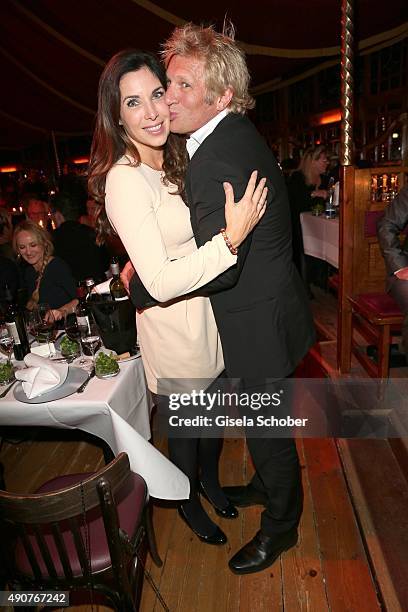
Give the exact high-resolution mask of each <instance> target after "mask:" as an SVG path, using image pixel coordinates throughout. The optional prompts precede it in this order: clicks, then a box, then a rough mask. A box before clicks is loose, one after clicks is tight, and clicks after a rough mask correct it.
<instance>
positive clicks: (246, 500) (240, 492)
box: [222, 485, 268, 508]
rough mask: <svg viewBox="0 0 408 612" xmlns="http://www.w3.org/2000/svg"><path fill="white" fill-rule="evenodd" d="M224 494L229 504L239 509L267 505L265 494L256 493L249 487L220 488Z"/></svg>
mask: <svg viewBox="0 0 408 612" xmlns="http://www.w3.org/2000/svg"><path fill="white" fill-rule="evenodd" d="M222 490H223V492H224V494H225V495H226V496H227V497H228V499H229V500H230V502H231V503H232V504H234V505H235V506H238V507H239V508H246V507H247V506H257V505H259V506H266V504H267V503H268V497H267V496H266V495H265V493H261V491H257V490H256V489H254V487H251V485H246V486H240V487H222Z"/></svg>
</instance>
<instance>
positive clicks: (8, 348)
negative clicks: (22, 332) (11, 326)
mask: <svg viewBox="0 0 408 612" xmlns="http://www.w3.org/2000/svg"><path fill="white" fill-rule="evenodd" d="M0 346H1V348H2V349H3V350H4V352H5V353H6V355H7V363H10V362H11V354H12V352H13V346H14V338H13V336H12V335H11V334H10V332H9V330H8V329H7V326H6V325H1V326H0Z"/></svg>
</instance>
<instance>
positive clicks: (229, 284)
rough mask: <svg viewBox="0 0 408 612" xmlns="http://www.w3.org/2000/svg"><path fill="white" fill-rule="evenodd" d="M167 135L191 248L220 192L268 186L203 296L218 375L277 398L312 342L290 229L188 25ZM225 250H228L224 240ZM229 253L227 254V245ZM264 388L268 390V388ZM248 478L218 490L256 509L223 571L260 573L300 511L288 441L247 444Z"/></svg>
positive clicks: (227, 68) (240, 86) (220, 201)
mask: <svg viewBox="0 0 408 612" xmlns="http://www.w3.org/2000/svg"><path fill="white" fill-rule="evenodd" d="M164 60H165V63H166V67H167V75H168V90H167V93H166V100H167V103H168V104H169V107H170V120H171V130H172V132H175V133H180V134H186V135H187V136H188V140H187V150H188V153H189V157H190V163H189V165H188V169H187V174H186V195H187V203H188V205H189V208H190V215H191V224H192V227H193V230H194V235H195V238H196V242H197V245H198V246H201V245H203V244H204V243H205V242H206V241H208V240H210V239H211V238H212V237H213V236H214V235H215V234H217V233H218V232H220V230H221V229H222V228H224V227H225V217H224V191H223V182H224V181H229V182H230V183H231V184H232V186H233V188H234V194H235V199H236V200H238V199H240V198H241V197H242V195H243V193H244V190H245V187H246V184H247V181H248V179H249V176H250V174H251V172H252V171H253V170H258V173H259V174H258V176H259V178H261V177H267V178H268V182H267V185H268V189H269V191H268V205H267V209H266V212H265V214H264V216H263V218H262V220H261V221H260V223H259V225H257V226H256V228H255V230H254V231H253V232H252V234H251V235H250V236H248V238H247V239H246V241H245V242H244V243H243V244H242V245H241V246H240V247H239V249H238V262H237V265H236V266H234V267H232V268H230V269H229V270H228V271H227V272H225V273H224V274H222V275H220V276H219V277H218V278H217V279H215V280H214V281H212V282H211V283H209V285H207V286H206V289H207V290H208V292H209V294H210V295H211V303H212V307H213V310H214V314H215V318H216V321H217V326H218V329H219V333H220V337H221V341H222V346H223V351H224V360H225V366H226V371H227V374H228V376H229V377H237V378H240V379H242V389H243V390H244V391H247V392H253V391H260V390H261V391H262V390H271V389H279V380H280V379H283V378H285V377H288V376H290V375H291V374H292V373H293V371H294V370H295V368H296V366H297V365H298V363H299V362H300V360H301V359H302V358H303V357H304V355H305V354H306V352H307V351H308V349H309V348H310V346H311V345H312V344H313V342H314V331H313V324H312V317H311V313H310V310H309V306H308V300H307V297H306V294H305V291H304V287H303V283H302V281H301V279H300V277H299V275H298V273H297V271H296V269H295V267H294V265H293V263H292V246H291V229H290V228H291V222H290V210H289V204H288V199H287V193H286V187H285V182H284V178H283V175H282V173H281V171H280V169H279V167H278V164H277V162H276V160H275V158H274V156H273V154H272V152H271V151H270V149H269V148H268V147H267V145H266V143H265V142H264V140H263V139H262V138H261V136H260V135H259V133H258V132H257V130H256V129H255V127H254V126H253V125H252V123H251V122H250V121H249V120H248V119H247V118H246V117H245V112H246V110H247V109H248V108H251V107H252V106H253V100H252V98H251V97H250V96H249V94H248V84H249V74H248V69H247V66H246V62H245V59H244V56H243V54H242V52H241V51H240V50H239V49H238V47H237V46H236V44H235V43H234V41H233V40H232V39H231V38H229V37H227V36H224V35H221V34H218V33H216V32H214V30H213V29H212V28H202V27H197V26H194V25H192V24H188V25H186V26H184V27H183V28H178V29H176V30H175V31H174V33H173V34H172V36H171V37H170V39H169V40H168V41H167V42H166V43H165V45H164ZM224 238H226V242H227V245H228V242H229V240H228V237H225V236H224ZM228 246H229V248H231V249H234V245H233V244H232V245H231V244H230V245H228ZM267 379H268V381H270V380H271V379H273V383H272V385H271V384H270V382H269V383H268V382H267ZM247 444H248V447H249V450H250V453H251V456H252V459H253V462H254V465H255V469H256V474H255V476H254V478H253V479H252V481H251V483H250V484H249V485H247V486H246V487H225V488H224V491H225V493H226V494H227V496H228V497H229V499H230V501H231V502H233V503H235V504H236V505H238V506H248V505H252V504H257V503H261V504H264V505H265V510H264V512H263V514H262V518H261V529H260V531H259V532H258V533H257V534H256V535H255V537H254V538H253V539H252V540H251V541H250V542H248V543H247V544H246V545H245V546H244V547H243V548H242V549H241V550H240V551H239V552H238V553H236V554H235V555H234V557H233V558H232V559H231V560H230V562H229V565H230V568H231V569H232V571H233V572H235V573H239V574H245V573H251V572H256V571H260V570H262V569H264V568H266V567H268V566H269V565H271V564H272V563H273V562H274V561H275V559H276V558H277V557H278V556H279V554H280V553H281V552H283V551H284V550H287V549H288V548H290V547H291V546H293V545H295V543H296V541H297V525H298V522H299V519H300V515H301V511H302V489H301V478H300V470H299V461H298V457H297V452H296V446H295V443H294V440H293V439H283V438H269V437H264V438H262V439H261V440H258V439H254V438H251V437H247Z"/></svg>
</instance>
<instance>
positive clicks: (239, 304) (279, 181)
mask: <svg viewBox="0 0 408 612" xmlns="http://www.w3.org/2000/svg"><path fill="white" fill-rule="evenodd" d="M253 170H258V171H259V174H258V176H259V178H262V177H267V179H268V188H269V191H268V204H267V209H266V212H265V215H264V216H263V218H262V220H261V221H260V223H259V224H258V225H257V226H256V228H255V229H254V231H253V232H252V233H251V234H250V235H249V236H248V237H247V239H246V240H245V242H244V243H243V244H242V245H241V246H240V248H239V256H238V263H237V265H235V266H233V267H232V268H230V269H229V270H227V271H226V272H224V273H223V274H221V275H220V276H218V277H217V278H216V279H215V280H214V281H212V282H211V283H209V284H208V285H206V286H205V287H204V289H203V291H204V292H205V291H206V292H207V293H208V294H210V295H211V303H212V307H213V310H214V314H215V318H216V321H217V326H218V330H219V333H220V336H221V342H222V346H223V351H224V360H225V366H226V370H227V374H228V376H231V377H239V378H241V377H243V378H259V377H272V378H282V377H284V376H287V375H289V374H290V373H291V372H293V370H294V369H295V368H296V366H297V365H298V363H299V361H300V360H301V359H302V357H303V356H304V355H305V353H306V352H307V350H308V349H309V348H310V346H311V345H312V344H313V342H314V327H313V321H312V316H311V313H310V308H309V304H308V299H307V297H306V293H305V290H304V286H303V283H302V281H301V279H300V277H299V275H298V273H297V271H296V269H295V267H294V265H293V263H292V246H291V221H290V210H289V204H288V198H287V192H286V186H285V182H284V178H283V175H282V173H281V171H280V169H279V166H278V164H277V162H276V160H275V158H274V156H273V154H272V152H271V151H270V149H269V148H268V147H267V145H266V143H265V141H264V140H263V138H262V137H261V136H260V134H259V133H258V131H257V130H256V129H255V127H254V126H253V124H252V123H251V122H250V121H249V119H247V118H246V117H244V116H241V115H237V114H232V113H230V114H228V115H227V116H226V117H225V118H224V119H223V120H222V121H221V122H220V123H219V124H218V126H217V127H216V128H215V130H214V131H213V133H212V134H211V135H210V136H208V137H207V138H206V139H205V140H204V142H203V143H202V144H201V146H200V147H199V149H198V150H197V151H196V153H195V154H194V155H193V157H192V159H191V162H190V164H189V167H188V171H187V176H186V193H187V199H188V205H189V208H190V216H191V224H192V228H193V231H194V235H195V238H196V242H197V246H199V247H200V246H202V245H203V244H204V243H205V242H207V241H208V240H210V239H211V238H212V237H213V236H214V235H215V234H217V233H218V232H219V230H220V228H222V227H225V214H224V205H225V195H224V189H223V182H224V181H229V182H230V183H231V184H232V186H233V188H234V194H235V200H236V201H238V200H239V199H240V198H241V197H242V196H243V193H244V191H245V188H246V185H247V181H248V179H249V176H250V174H251V172H252V171H253Z"/></svg>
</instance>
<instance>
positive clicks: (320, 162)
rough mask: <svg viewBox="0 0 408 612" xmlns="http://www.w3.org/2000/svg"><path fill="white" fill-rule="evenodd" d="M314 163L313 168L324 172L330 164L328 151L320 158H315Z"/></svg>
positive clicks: (320, 172)
mask: <svg viewBox="0 0 408 612" xmlns="http://www.w3.org/2000/svg"><path fill="white" fill-rule="evenodd" d="M312 165H313V169H314V170H315V171H316V172H317V173H318V174H324V173H325V172H326V170H327V166H328V165H329V160H328V159H327V155H326V153H322V154H321V155H320V157H319V158H318V159H314V160H313V162H312Z"/></svg>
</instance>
